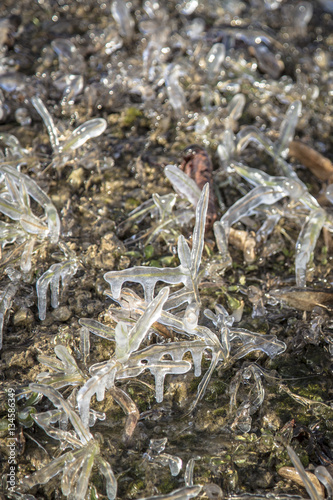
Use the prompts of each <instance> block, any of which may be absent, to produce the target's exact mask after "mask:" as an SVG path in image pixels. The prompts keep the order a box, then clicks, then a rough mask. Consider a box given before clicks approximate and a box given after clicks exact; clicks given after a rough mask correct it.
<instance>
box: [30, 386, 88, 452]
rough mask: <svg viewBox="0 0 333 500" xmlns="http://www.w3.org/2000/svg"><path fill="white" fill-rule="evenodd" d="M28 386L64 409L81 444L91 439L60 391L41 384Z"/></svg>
mask: <svg viewBox="0 0 333 500" xmlns="http://www.w3.org/2000/svg"><path fill="white" fill-rule="evenodd" d="M29 388H30V389H31V390H32V391H33V392H38V393H41V394H43V395H44V396H46V397H47V398H48V399H49V400H50V401H51V402H52V403H53V404H54V406H56V407H57V408H59V409H62V410H64V412H65V413H66V415H67V416H68V418H69V420H70V421H71V424H72V425H73V427H74V429H75V432H76V433H77V435H78V436H79V438H80V441H81V442H82V443H83V444H87V443H88V441H90V440H91V439H93V437H92V435H91V434H90V432H89V431H88V430H87V429H86V428H85V427H84V425H83V423H82V421H81V419H80V417H79V416H78V415H77V414H76V413H75V411H74V410H73V409H72V408H71V406H70V405H69V403H68V402H67V401H66V400H65V399H64V398H63V397H62V395H61V394H60V392H58V391H57V390H56V389H53V388H52V387H49V386H47V385H42V384H30V385H29Z"/></svg>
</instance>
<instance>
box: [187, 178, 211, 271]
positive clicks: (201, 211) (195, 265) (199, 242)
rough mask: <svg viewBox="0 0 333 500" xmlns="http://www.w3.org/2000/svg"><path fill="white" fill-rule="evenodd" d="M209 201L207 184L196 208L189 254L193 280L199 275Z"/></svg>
mask: <svg viewBox="0 0 333 500" xmlns="http://www.w3.org/2000/svg"><path fill="white" fill-rule="evenodd" d="M208 200H209V184H208V182H207V184H205V186H204V187H203V190H202V193H201V196H200V199H199V202H198V205H197V208H196V219H195V226H194V229H193V237H192V252H191V271H192V277H193V279H196V277H197V276H198V273H199V268H200V263H201V257H202V251H203V247H204V244H205V239H204V236H205V225H206V215H207V207H208Z"/></svg>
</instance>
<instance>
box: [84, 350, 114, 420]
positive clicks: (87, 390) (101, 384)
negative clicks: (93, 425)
mask: <svg viewBox="0 0 333 500" xmlns="http://www.w3.org/2000/svg"><path fill="white" fill-rule="evenodd" d="M116 371H117V366H116V360H115V359H111V360H109V361H108V362H107V363H106V364H104V366H103V367H102V368H99V369H98V371H97V372H96V373H95V375H94V376H93V377H91V378H90V379H89V380H88V381H87V382H86V383H85V384H84V386H83V387H81V389H80V390H79V392H78V394H77V404H78V407H79V411H80V415H81V419H82V424H83V425H84V426H85V427H86V428H88V425H89V408H90V400H91V398H92V397H93V395H94V394H96V399H97V401H102V400H103V399H104V396H105V390H106V388H110V387H112V385H113V384H114V378H115V375H116Z"/></svg>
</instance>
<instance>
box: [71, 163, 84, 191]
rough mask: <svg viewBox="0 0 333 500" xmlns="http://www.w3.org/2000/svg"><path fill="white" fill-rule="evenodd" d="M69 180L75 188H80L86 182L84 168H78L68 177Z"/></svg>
mask: <svg viewBox="0 0 333 500" xmlns="http://www.w3.org/2000/svg"><path fill="white" fill-rule="evenodd" d="M68 182H69V183H70V185H71V186H72V187H73V188H74V189H75V190H77V189H79V188H80V187H81V186H82V184H83V183H84V169H83V168H82V167H80V168H76V169H75V170H73V172H72V173H71V174H70V175H69V177H68Z"/></svg>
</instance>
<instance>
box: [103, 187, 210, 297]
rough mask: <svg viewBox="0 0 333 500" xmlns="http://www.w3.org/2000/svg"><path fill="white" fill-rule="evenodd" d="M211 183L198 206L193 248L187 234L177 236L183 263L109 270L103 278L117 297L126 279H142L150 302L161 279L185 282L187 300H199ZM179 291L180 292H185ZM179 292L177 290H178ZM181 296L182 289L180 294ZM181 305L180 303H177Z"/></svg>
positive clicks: (205, 189)
mask: <svg viewBox="0 0 333 500" xmlns="http://www.w3.org/2000/svg"><path fill="white" fill-rule="evenodd" d="M208 191H209V188H208V185H206V186H205V188H204V189H203V191H202V194H201V197H200V200H199V202H198V205H197V209H196V223H195V227H194V231H193V242H192V251H190V249H189V246H188V244H187V242H186V240H185V238H184V236H182V235H181V236H180V237H179V238H178V256H179V260H180V265H179V266H178V267H174V268H164V269H160V268H156V267H144V266H137V267H133V268H130V269H125V270H122V271H109V272H107V273H106V274H105V275H104V279H105V280H106V281H107V282H108V283H109V284H110V286H111V291H112V295H113V297H114V298H115V299H118V298H119V296H120V292H121V289H122V286H123V284H124V283H125V282H128V281H131V282H135V283H140V284H141V285H142V287H143V289H144V294H145V300H146V301H147V302H150V301H151V300H152V298H153V296H154V289H155V285H156V283H157V282H159V281H163V282H165V283H168V284H172V285H176V284H180V283H182V284H183V285H184V288H183V289H182V292H184V291H185V290H186V292H188V294H189V295H188V297H187V298H186V300H187V301H188V300H189V301H192V300H196V301H197V302H200V299H199V293H198V281H199V268H200V262H201V256H202V251H203V245H204V237H203V236H204V232H205V221H206V213H207V206H208V196H209V192H208ZM182 292H180V293H182ZM176 294H177V292H176ZM177 296H179V293H178V295H177ZM177 305H179V304H177Z"/></svg>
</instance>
